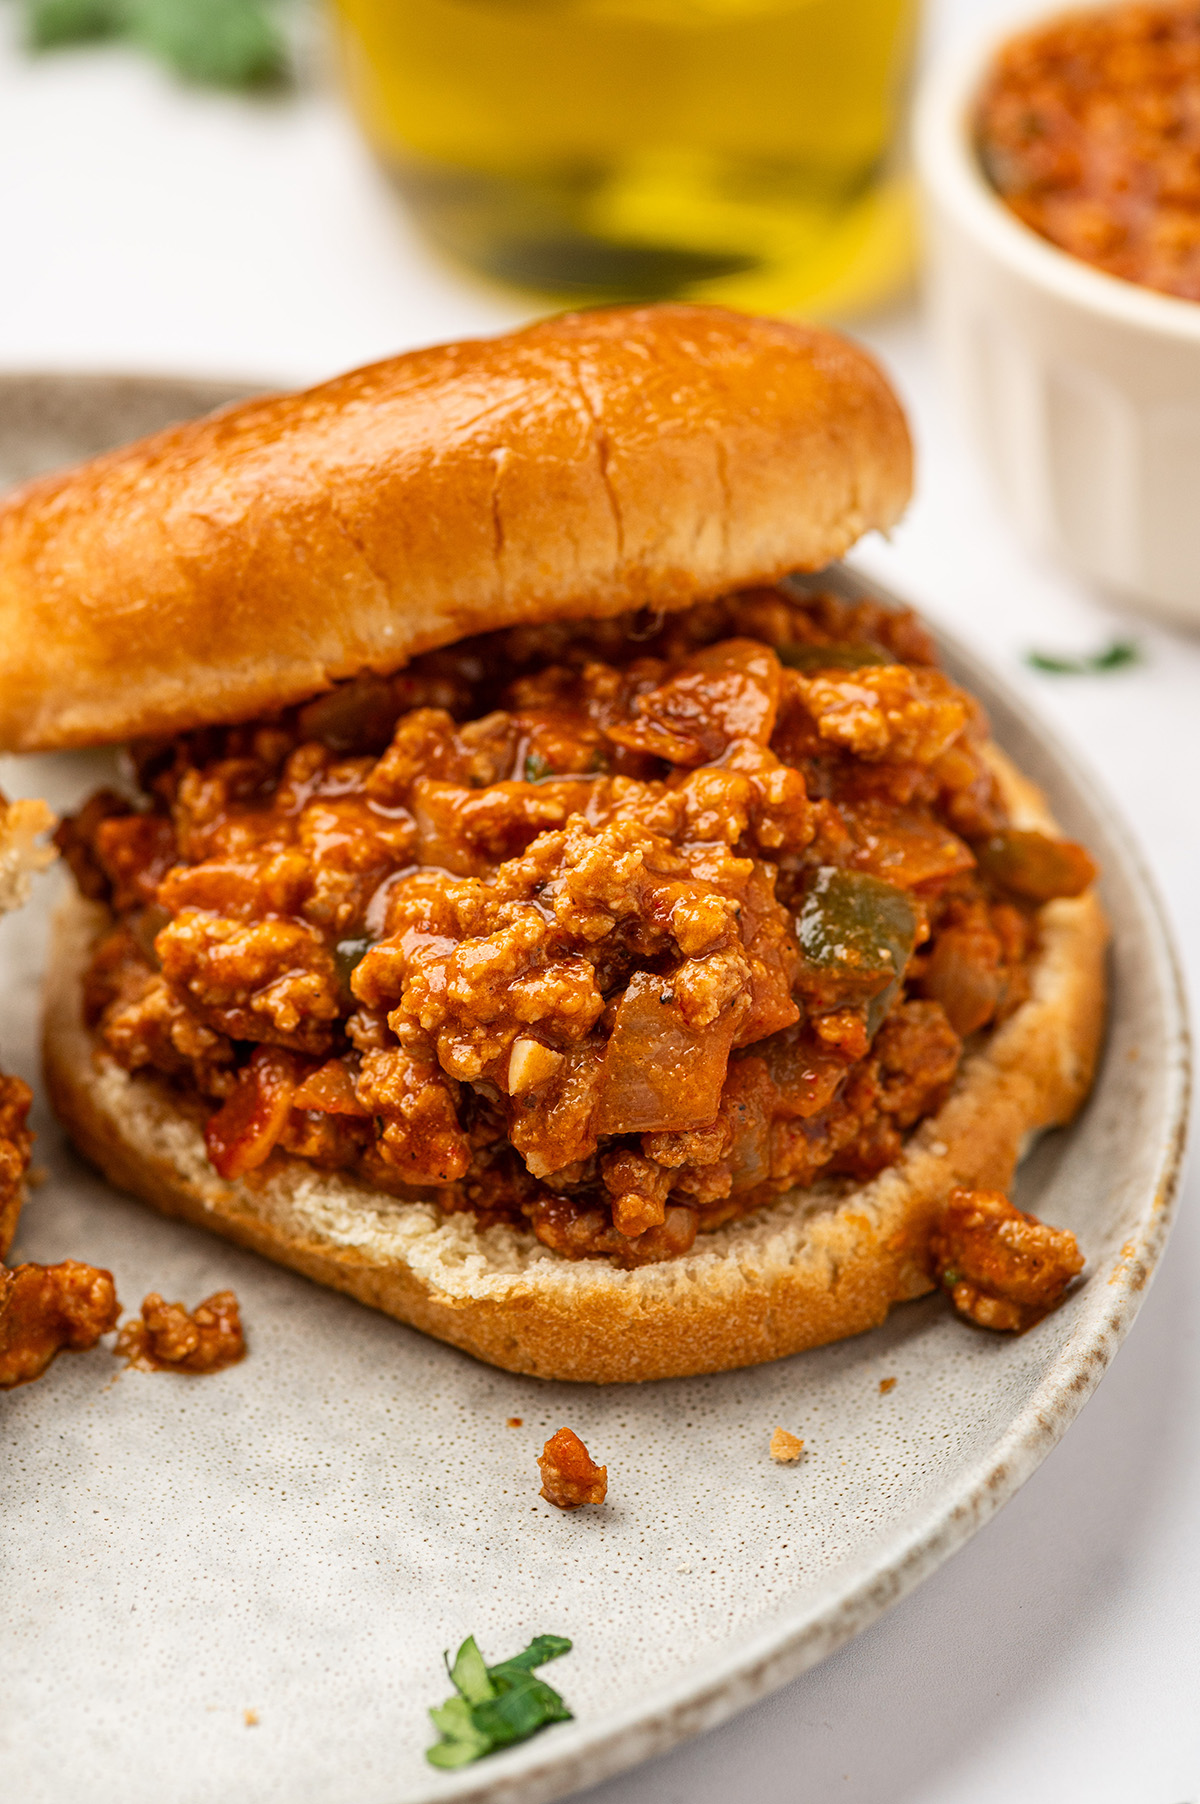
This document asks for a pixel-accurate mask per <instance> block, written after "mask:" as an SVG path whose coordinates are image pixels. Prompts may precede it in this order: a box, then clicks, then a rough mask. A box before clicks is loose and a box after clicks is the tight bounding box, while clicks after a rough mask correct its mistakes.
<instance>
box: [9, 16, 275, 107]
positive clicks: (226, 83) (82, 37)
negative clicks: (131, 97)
mask: <svg viewBox="0 0 1200 1804" xmlns="http://www.w3.org/2000/svg"><path fill="white" fill-rule="evenodd" d="M21 11H22V13H23V15H24V27H25V41H26V43H27V44H28V45H29V46H30V48H31V49H33V50H57V49H59V48H60V47H61V46H63V45H67V44H82V43H96V42H98V41H101V40H110V41H111V40H118V39H119V40H121V41H123V42H125V43H128V44H134V45H136V46H138V47H139V48H141V49H142V50H146V51H148V52H149V53H150V55H151V56H153V57H156V58H157V59H158V61H159V62H162V63H165V64H166V66H167V67H168V68H169V69H170V70H171V71H172V72H173V73H174V74H175V75H178V76H181V77H182V78H183V79H184V80H185V81H193V82H199V83H202V84H204V85H206V86H209V87H218V88H254V87H264V86H268V85H272V84H276V85H277V84H278V83H280V82H281V81H283V80H284V79H285V77H286V74H287V64H288V54H287V45H286V42H285V39H284V35H283V32H282V31H281V29H280V26H279V23H278V20H277V17H276V7H275V4H274V0H21Z"/></svg>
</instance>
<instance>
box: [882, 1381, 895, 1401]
mask: <svg viewBox="0 0 1200 1804" xmlns="http://www.w3.org/2000/svg"><path fill="white" fill-rule="evenodd" d="M895 1388H896V1380H895V1379H894V1378H881V1379H880V1380H879V1395H880V1396H881V1397H886V1396H887V1394H888V1392H889V1391H894V1390H895Z"/></svg>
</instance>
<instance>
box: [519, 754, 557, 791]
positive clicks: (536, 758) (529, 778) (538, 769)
mask: <svg viewBox="0 0 1200 1804" xmlns="http://www.w3.org/2000/svg"><path fill="white" fill-rule="evenodd" d="M553 775H554V767H553V766H552V765H551V763H550V761H549V759H548V758H543V757H542V754H541V753H540V752H530V753H528V755H527V756H526V759H525V781H526V782H527V783H542V782H544V781H545V779H546V778H547V777H552V776H553Z"/></svg>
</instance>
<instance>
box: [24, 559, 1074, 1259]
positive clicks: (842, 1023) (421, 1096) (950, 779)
mask: <svg viewBox="0 0 1200 1804" xmlns="http://www.w3.org/2000/svg"><path fill="white" fill-rule="evenodd" d="M985 734H986V725H985V722H984V720H983V717H982V714H981V711H980V709H979V707H978V705H977V704H976V703H975V702H974V701H973V700H972V698H971V697H970V696H968V695H967V694H965V693H964V692H963V691H962V690H960V689H958V688H957V687H956V686H955V685H954V684H953V683H952V682H951V681H950V680H949V679H948V678H947V677H946V676H945V675H944V674H943V673H942V672H941V671H940V670H938V669H937V668H936V665H935V662H934V655H933V650H932V646H931V644H930V642H929V640H928V638H927V636H926V634H925V633H924V631H923V629H922V628H921V626H920V625H919V623H918V622H917V621H916V620H915V618H914V617H913V616H912V615H911V614H904V613H895V612H890V611H887V610H885V609H883V608H881V607H878V606H876V605H874V604H871V603H860V604H855V605H850V604H848V603H845V602H842V601H840V600H837V599H835V598H833V597H831V596H827V595H808V596H803V597H801V596H798V595H793V594H791V593H789V592H785V591H783V590H775V589H760V590H752V591H749V592H745V593H742V594H739V595H735V596H732V597H729V598H727V599H725V600H723V601H720V602H715V603H706V604H702V605H699V606H696V607H694V608H692V609H690V610H687V611H686V612H683V613H680V614H677V615H672V616H668V617H666V618H665V619H664V618H663V617H661V616H655V617H649V618H647V617H643V616H626V617H623V618H621V619H618V620H613V621H607V622H597V621H591V622H587V621H585V622H576V623H556V624H554V625H550V626H539V627H530V628H518V629H514V630H511V631H509V632H506V633H499V634H495V635H491V636H489V637H487V638H482V639H476V640H471V641H465V642H463V643H461V644H459V645H457V646H455V647H453V648H451V649H450V650H448V651H443V652H437V653H432V654H429V655H427V656H426V657H424V658H422V659H419V660H418V661H417V662H416V663H414V664H413V665H411V666H410V667H409V668H408V669H407V670H405V671H404V672H402V673H401V674H400V675H399V676H397V677H393V678H391V679H388V680H384V679H382V678H377V677H366V678H362V679H358V680H356V681H355V682H352V683H349V684H344V685H342V686H341V687H340V688H338V689H336V690H333V691H332V692H330V693H329V694H327V695H325V696H322V697H320V698H319V699H318V700H317V701H315V702H313V703H310V704H309V705H308V706H306V707H304V708H302V709H299V710H294V711H292V712H289V713H288V714H286V715H283V716H280V717H278V718H276V719H272V720H270V721H263V722H257V723H252V724H250V725H248V726H244V727H236V728H227V729H220V730H212V731H210V732H207V733H198V734H193V735H190V736H188V737H185V738H182V739H179V740H176V741H174V742H172V743H171V744H169V745H154V746H145V747H142V748H140V750H139V752H138V754H137V759H136V764H137V774H138V780H139V784H140V790H141V801H140V804H139V805H138V806H136V807H134V806H132V805H131V804H130V803H129V802H128V801H124V800H122V799H121V798H119V797H118V796H116V795H113V794H102V795H99V796H96V797H94V798H93V799H92V800H91V801H90V802H89V803H88V804H87V806H86V807H85V808H84V809H83V810H82V811H81V813H80V814H79V815H77V816H76V817H75V818H74V820H72V821H70V822H68V823H67V824H66V826H65V828H64V829H62V830H61V832H60V844H61V845H62V847H63V849H64V851H65V853H66V855H67V856H68V858H69V859H70V861H71V863H72V865H73V867H74V869H75V872H76V875H77V877H78V879H79V881H80V883H81V885H82V887H83V889H84V891H85V893H86V894H88V895H90V896H93V897H98V898H103V899H105V900H107V901H109V902H110V904H111V906H112V909H113V912H114V916H115V925H114V927H113V930H112V931H111V933H109V934H108V935H107V937H106V938H105V939H104V940H103V941H102V942H101V944H100V945H99V947H98V949H97V951H96V954H95V957H94V960H93V962H92V965H91V969H90V971H89V973H88V977H87V983H86V1009H87V1015H88V1020H89V1022H90V1023H91V1025H92V1026H93V1027H94V1028H95V1029H96V1031H97V1032H98V1034H99V1037H100V1039H101V1040H102V1042H103V1043H104V1045H105V1046H106V1047H107V1048H108V1049H109V1051H110V1052H111V1053H112V1054H113V1056H114V1057H115V1058H116V1059H117V1061H118V1062H119V1063H120V1064H122V1065H123V1066H125V1067H126V1069H128V1070H131V1071H140V1070H146V1071H153V1072H156V1073H159V1074H160V1075H161V1076H162V1077H164V1078H166V1079H167V1080H169V1081H170V1082H171V1083H172V1084H173V1085H175V1086H176V1087H177V1089H178V1091H179V1092H180V1094H181V1096H182V1097H184V1098H186V1099H190V1102H191V1103H192V1104H193V1105H194V1107H195V1109H196V1111H197V1114H198V1116H200V1117H202V1118H204V1120H205V1133H206V1141H207V1146H208V1152H209V1157H210V1159H211V1161H212V1163H213V1165H214V1167H215V1168H216V1170H217V1171H218V1172H219V1173H220V1174H221V1175H222V1176H224V1177H226V1178H230V1179H232V1178H238V1177H245V1176H247V1175H248V1174H253V1173H254V1172H256V1171H263V1170H269V1169H270V1168H271V1165H272V1161H276V1162H277V1161H278V1160H279V1159H280V1158H282V1157H287V1156H291V1157H297V1158H301V1159H306V1160H308V1161H310V1162H311V1163H312V1164H314V1165H316V1166H319V1167H322V1168H324V1169H327V1170H346V1171H350V1172H354V1173H356V1174H358V1175H359V1176H360V1177H362V1178H363V1179H365V1180H366V1181H367V1182H369V1183H370V1184H372V1185H374V1186H376V1187H381V1188H383V1189H385V1190H388V1191H390V1192H393V1193H395V1194H396V1195H399V1196H409V1195H415V1196H425V1197H432V1198H435V1199H436V1200H437V1201H438V1202H440V1204H441V1206H442V1207H443V1208H444V1209H446V1210H447V1211H450V1212H454V1211H459V1210H473V1211H475V1212H476V1213H477V1214H478V1215H479V1216H480V1218H481V1219H483V1220H485V1221H494V1220H499V1219H508V1220H514V1221H517V1222H525V1223H527V1224H528V1225H529V1226H530V1227H531V1228H532V1230H533V1232H534V1233H535V1234H536V1235H537V1236H538V1237H539V1239H541V1240H542V1241H544V1242H545V1243H546V1244H547V1245H548V1246H550V1247H552V1248H554V1249H555V1250H556V1251H558V1252H560V1253H562V1254H564V1255H566V1256H567V1257H570V1258H592V1257H607V1258H611V1259H614V1260H616V1261H618V1262H619V1263H621V1264H623V1265H630V1266H632V1265H639V1264H644V1263H646V1262H648V1261H654V1260H661V1259H666V1258H670V1257H672V1256H674V1255H677V1254H679V1253H682V1252H684V1251H686V1250H687V1248H688V1247H689V1246H690V1245H691V1244H692V1242H693V1240H694V1239H695V1236H696V1233H697V1231H703V1230H706V1229H712V1228H714V1227H716V1226H718V1225H719V1224H720V1223H722V1222H725V1221H728V1220H730V1219H731V1218H733V1217H736V1216H739V1215H743V1214H745V1213H747V1212H749V1211H751V1210H754V1209H757V1208H759V1207H761V1206H762V1205H763V1204H764V1203H768V1202H770V1200H771V1199H772V1198H773V1197H775V1196H777V1195H778V1194H779V1193H780V1192H782V1191H784V1190H786V1189H788V1188H790V1187H792V1186H794V1185H808V1184H811V1183H813V1182H814V1181H816V1180H817V1179H819V1178H837V1177H842V1178H845V1179H846V1180H860V1179H863V1178H866V1177H870V1176H871V1175H873V1174H874V1173H876V1172H878V1171H880V1170H881V1169H882V1168H883V1167H884V1166H886V1165H887V1164H889V1163H890V1162H891V1161H893V1160H894V1159H895V1158H896V1157H897V1155H898V1154H899V1152H900V1149H901V1146H902V1144H903V1139H904V1136H905V1134H906V1133H907V1132H908V1131H909V1130H910V1129H911V1128H912V1127H913V1125H914V1124H915V1123H916V1122H918V1121H919V1120H920V1119H921V1118H922V1117H923V1116H925V1115H928V1114H929V1113H930V1112H931V1111H933V1110H936V1109H937V1108H938V1107H939V1106H940V1104H941V1102H942V1101H943V1099H944V1098H945V1096H946V1094H947V1091H948V1089H949V1086H950V1084H951V1083H952V1081H953V1079H954V1076H955V1073H956V1071H957V1069H958V1064H959V1060H960V1057H961V1053H962V1045H963V1041H964V1039H965V1038H967V1037H969V1036H970V1035H972V1034H976V1033H978V1032H980V1031H982V1030H984V1029H987V1028H989V1027H991V1026H992V1025H994V1024H995V1023H996V1022H998V1021H1000V1020H1003V1019H1004V1017H1005V1016H1006V1015H1007V1014H1008V1013H1010V1012H1011V1011H1012V1010H1013V1009H1014V1008H1016V1007H1017V1006H1018V1005H1019V1003H1020V1002H1021V1001H1022V1000H1023V998H1024V997H1025V995H1026V994H1027V993H1028V964H1029V959H1030V956H1031V953H1032V951H1033V949H1034V942H1035V935H1036V910H1037V906H1038V905H1039V903H1040V902H1042V901H1045V900H1046V899H1047V898H1048V897H1049V896H1051V895H1063V894H1078V893H1080V891H1081V890H1082V889H1083V888H1085V887H1086V886H1087V883H1088V882H1089V881H1090V879H1091V876H1092V874H1093V873H1092V867H1091V864H1090V861H1089V860H1088V859H1087V856H1086V854H1085V853H1083V852H1082V851H1081V850H1080V849H1079V848H1075V847H1071V846H1068V845H1066V844H1064V843H1062V842H1057V841H1051V840H1047V839H1045V838H1043V837H1042V836H1041V835H1038V834H1029V833H1023V834H1022V833H1017V832H1014V830H1013V829H1012V828H1011V826H1010V823H1009V821H1008V819H1007V816H1006V814H1005V811H1004V808H1003V806H1002V803H1001V801H1000V798H999V796H998V794H997V791H996V788H995V785H994V783H993V780H992V777H991V774H990V772H989V768H988V766H987V763H986V761H985V759H984V757H983V755H982V752H981V746H982V742H983V739H984V737H985Z"/></svg>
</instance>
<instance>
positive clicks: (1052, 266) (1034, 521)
mask: <svg viewBox="0 0 1200 1804" xmlns="http://www.w3.org/2000/svg"><path fill="white" fill-rule="evenodd" d="M1036 16H1039V15H1035V17H1036ZM1040 16H1053V14H1052V13H1051V14H1046V13H1045V12H1044V10H1043V11H1042V12H1041V14H1040ZM1021 25H1022V20H1020V19H1018V20H1017V21H1016V22H1014V21H1013V20H1012V19H1009V20H1008V21H1007V22H1006V25H1005V28H1004V30H1003V31H1002V32H999V31H997V30H995V29H993V30H992V31H991V33H990V34H989V35H988V37H987V38H986V39H985V40H982V41H976V42H975V43H973V44H972V45H970V46H968V47H967V48H965V49H958V50H956V51H953V52H951V53H950V54H948V55H946V56H945V57H943V59H942V60H941V61H940V62H939V63H936V64H935V65H934V67H933V68H932V70H931V71H930V73H929V75H928V76H927V78H926V80H925V82H924V84H923V88H922V91H921V95H920V97H919V100H918V104H917V113H916V155H917V166H918V170H919V173H920V178H921V185H922V189H923V194H924V204H925V218H926V229H927V239H928V244H927V255H928V281H929V299H930V306H931V310H932V321H933V327H934V331H935V334H936V337H937V340H938V343H939V348H940V351H941V353H942V355H943V358H944V360H945V362H946V365H947V369H948V375H949V380H950V383H951V386H952V389H953V390H954V391H955V393H956V397H957V398H958V400H959V402H960V404H961V406H962V407H963V409H964V410H965V413H966V415H967V418H968V421H969V423H970V425H971V427H972V428H973V430H974V432H975V435H976V436H977V438H978V439H979V441H980V443H981V446H982V449H983V452H984V455H985V456H986V458H987V461H988V463H989V464H990V466H991V468H992V470H993V472H994V474H995V476H996V479H997V480H998V482H999V484H1000V487H1001V489H1002V490H1003V492H1004V494H1005V496H1006V498H1007V500H1008V503H1009V506H1010V507H1011V508H1012V510H1013V512H1014V514H1015V515H1016V518H1017V520H1018V522H1019V524H1020V526H1021V528H1022V529H1023V530H1024V532H1025V534H1026V535H1027V537H1029V538H1030V539H1031V540H1033V541H1034V542H1035V543H1038V544H1040V545H1043V546H1048V547H1049V548H1051V549H1052V550H1054V551H1057V552H1058V553H1060V554H1061V555H1062V556H1064V557H1065V558H1066V559H1067V560H1068V561H1069V562H1071V563H1073V564H1074V565H1075V566H1076V567H1077V568H1078V569H1080V570H1081V571H1083V572H1084V573H1085V575H1087V576H1088V577H1090V578H1092V579H1093V580H1094V581H1095V582H1097V583H1099V584H1101V585H1103V586H1104V587H1105V588H1106V589H1110V590H1114V591H1116V592H1117V593H1119V594H1120V595H1122V596H1123V597H1124V598H1125V599H1126V600H1127V601H1129V602H1132V603H1134V604H1135V605H1141V606H1143V607H1146V608H1148V609H1149V610H1151V611H1152V612H1156V613H1160V614H1166V615H1168V616H1169V617H1171V618H1172V619H1174V620H1176V621H1179V622H1182V623H1185V624H1188V625H1192V626H1196V625H1200V304H1197V303H1195V302H1192V301H1183V300H1176V299H1174V298H1172V297H1171V296H1169V295H1163V294H1157V293H1155V292H1154V291H1153V290H1152V289H1149V288H1139V287H1138V286H1136V285H1135V284H1134V283H1132V282H1123V281H1120V280H1119V279H1118V278H1116V277H1115V276H1108V275H1104V274H1102V273H1101V271H1099V270H1096V269H1093V268H1092V267H1091V266H1090V265H1089V264H1086V263H1082V262H1080V261H1079V260H1078V259H1076V258H1074V257H1070V256H1068V255H1067V254H1066V252H1064V251H1060V250H1058V249H1056V247H1055V246H1054V245H1052V244H1049V243H1048V242H1047V241H1046V240H1045V239H1043V238H1040V237H1039V236H1038V235H1037V233H1036V232H1033V231H1031V230H1030V229H1029V227H1028V226H1026V225H1023V224H1022V222H1021V221H1020V220H1019V219H1017V218H1016V216H1015V215H1014V214H1012V213H1010V212H1009V210H1008V208H1007V207H1006V206H1005V205H1004V203H1003V202H1002V201H1001V200H1000V198H999V197H998V195H997V194H996V193H995V191H994V190H993V189H992V187H991V186H990V184H989V183H988V181H987V179H986V177H985V176H984V174H983V171H982V169H981V168H980V166H979V163H978V160H977V157H976V154H975V148H974V143H973V136H972V121H973V114H974V107H975V101H976V97H977V95H978V92H979V89H980V86H981V83H982V79H983V75H984V71H985V69H986V67H987V64H988V62H989V61H990V58H991V56H992V54H993V53H994V51H995V50H996V48H997V47H998V46H999V44H1000V43H1002V42H1003V41H1004V40H1005V39H1006V38H1008V37H1010V36H1012V35H1013V33H1014V32H1015V31H1017V30H1019V29H1020V28H1021Z"/></svg>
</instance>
